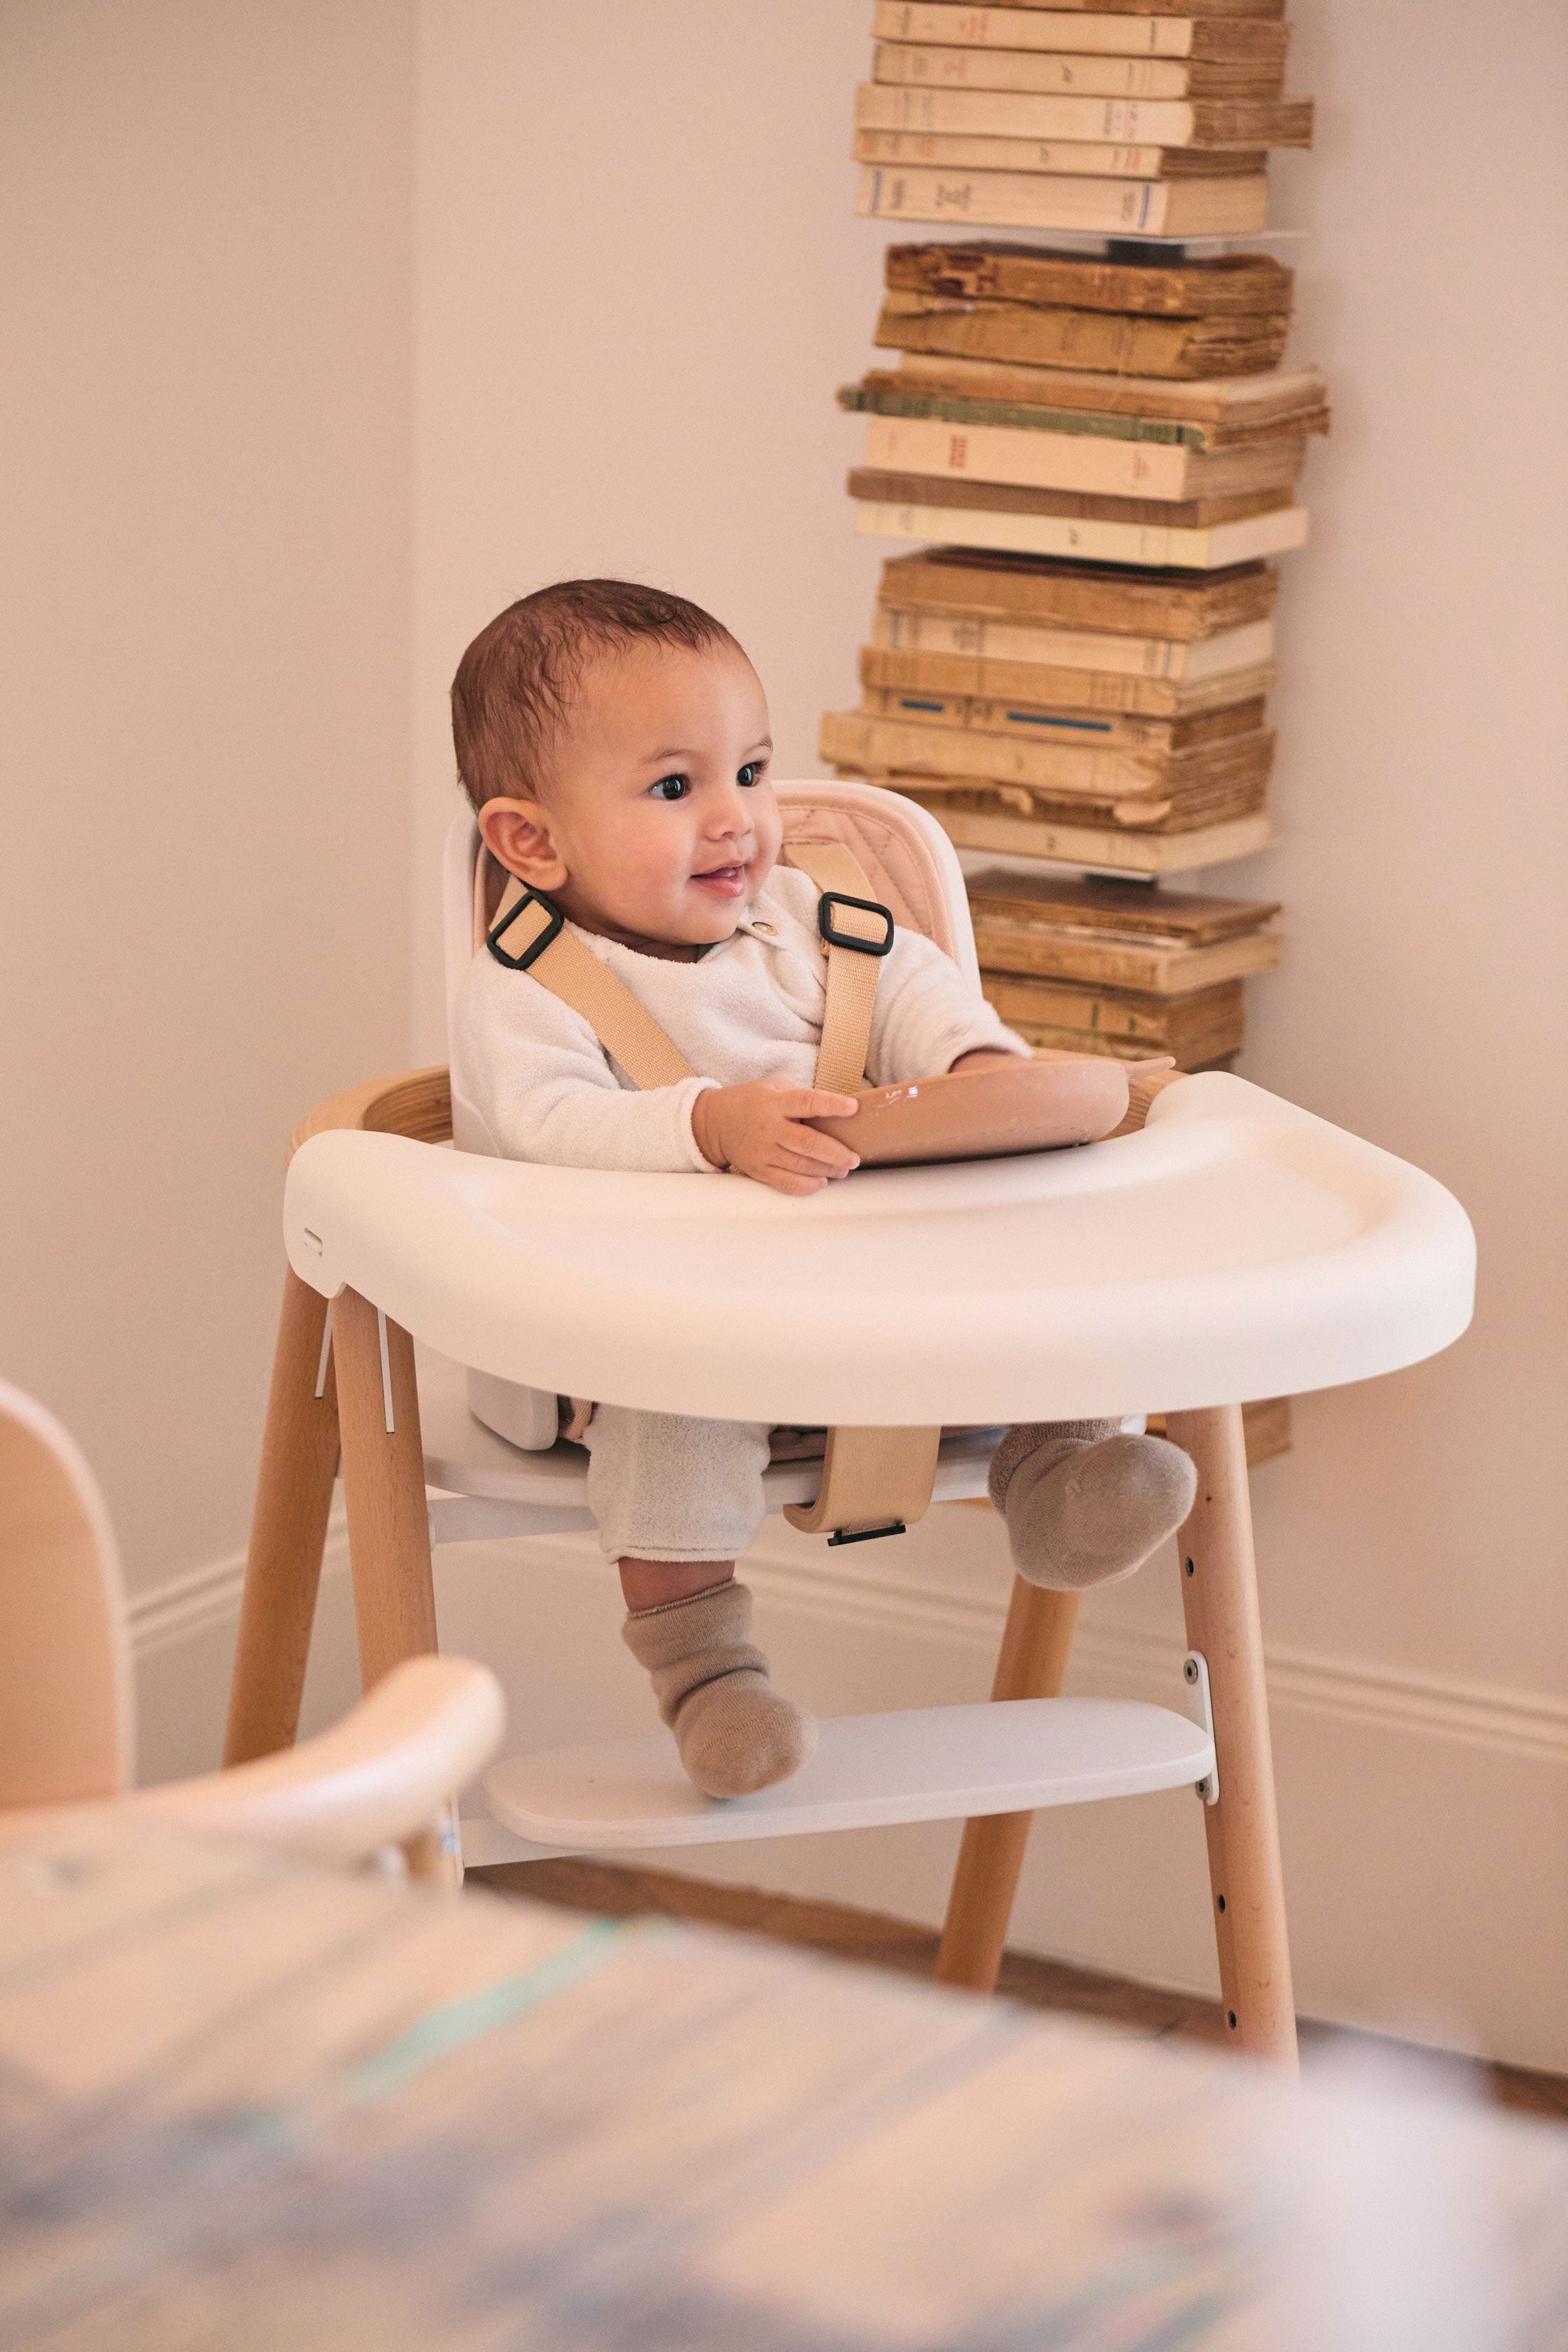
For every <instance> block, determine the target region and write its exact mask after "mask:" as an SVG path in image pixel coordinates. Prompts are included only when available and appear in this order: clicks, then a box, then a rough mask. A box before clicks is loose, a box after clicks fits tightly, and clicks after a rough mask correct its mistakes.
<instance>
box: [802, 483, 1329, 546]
mask: <svg viewBox="0 0 1568 2352" xmlns="http://www.w3.org/2000/svg"><path fill="white" fill-rule="evenodd" d="M848 490H849V495H850V497H851V498H852V499H863V500H866V501H868V503H870V504H873V505H875V504H882V505H894V506H926V507H943V508H973V509H976V510H978V511H980V512H983V513H987V514H1020V515H1056V516H1058V517H1061V518H1063V519H1064V520H1071V521H1075V522H1122V523H1154V524H1168V523H1177V524H1180V525H1181V526H1182V527H1183V529H1184V530H1205V529H1207V527H1208V526H1209V525H1210V524H1211V523H1218V522H1240V521H1242V520H1244V519H1245V518H1246V517H1247V516H1248V515H1260V514H1272V513H1273V512H1274V511H1275V510H1276V509H1279V508H1285V507H1288V506H1289V504H1290V502H1291V499H1292V496H1293V492H1292V491H1291V490H1290V489H1289V488H1285V489H1279V490H1253V491H1249V492H1244V493H1243V494H1242V495H1241V496H1239V497H1237V498H1201V499H1113V498H1106V497H1102V496H1100V494H1098V493H1097V492H1095V491H1092V490H1039V489H1033V488H1028V487H1027V486H1020V485H1019V484H1017V483H1009V482H970V481H965V480H964V479H963V477H962V476H959V477H953V476H951V475H942V474H893V473H887V472H885V471H883V470H882V469H881V468H879V467H874V466H856V467H851V469H850V472H849V476H848ZM941 536H942V538H944V539H951V538H952V537H954V536H957V537H959V538H963V536H965V532H964V530H963V525H962V524H961V523H960V521H959V520H958V518H957V516H956V515H952V516H950V518H949V521H948V523H947V525H946V526H945V527H944V529H943V530H942V534H941Z"/></svg>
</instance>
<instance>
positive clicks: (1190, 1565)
mask: <svg viewBox="0 0 1568 2352" xmlns="http://www.w3.org/2000/svg"><path fill="white" fill-rule="evenodd" d="M1184 1566H1185V1568H1186V1571H1187V1574H1188V1575H1189V1576H1191V1574H1192V1572H1193V1563H1192V1561H1191V1560H1190V1559H1189V1560H1187V1561H1185V1562H1184Z"/></svg>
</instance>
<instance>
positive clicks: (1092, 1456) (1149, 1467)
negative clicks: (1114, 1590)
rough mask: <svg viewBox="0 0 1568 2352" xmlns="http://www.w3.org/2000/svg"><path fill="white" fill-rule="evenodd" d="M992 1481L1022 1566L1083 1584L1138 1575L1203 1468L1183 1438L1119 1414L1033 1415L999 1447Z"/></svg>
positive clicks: (1178, 1519)
mask: <svg viewBox="0 0 1568 2352" xmlns="http://www.w3.org/2000/svg"><path fill="white" fill-rule="evenodd" d="M990 1486H991V1499H992V1501H993V1502H994V1504H995V1506H996V1508H997V1509H998V1510H999V1511H1000V1512H1001V1514H1002V1516H1003V1517H1004V1518H1005V1520H1006V1523H1007V1540H1008V1543H1009V1545H1010V1547H1011V1549H1012V1553H1013V1565H1014V1567H1015V1568H1016V1570H1017V1571H1018V1573H1019V1575H1020V1576H1021V1577H1024V1578H1025V1579H1026V1580H1027V1581H1028V1582H1029V1583H1030V1584H1044V1585H1048V1586H1050V1587H1051V1588H1052V1589H1053V1590H1055V1591H1058V1592H1081V1591H1084V1590H1086V1588H1087V1587H1088V1586H1089V1585H1091V1584H1111V1583H1114V1582H1115V1581H1116V1580H1117V1579H1118V1578H1119V1577H1123V1576H1131V1574H1132V1571H1133V1570H1134V1569H1137V1568H1142V1565H1143V1562H1144V1561H1145V1560H1146V1559H1148V1557H1149V1555H1150V1553H1151V1552H1152V1551H1155V1550H1157V1549H1158V1548H1159V1547H1160V1545H1161V1544H1163V1542H1164V1541H1165V1540H1166V1538H1168V1537H1170V1536H1173V1535H1174V1534H1175V1532H1176V1529H1177V1528H1179V1527H1180V1526H1181V1524H1182V1522H1183V1520H1184V1518H1185V1517H1187V1514H1188V1513H1189V1511H1190V1510H1191V1509H1192V1507H1193V1498H1194V1495H1195V1494H1196V1492H1197V1473H1196V1471H1195V1470H1194V1468H1193V1465H1192V1464H1191V1462H1190V1461H1189V1460H1188V1459H1187V1456H1186V1455H1185V1454H1184V1453H1183V1452H1182V1450H1181V1448H1180V1446H1177V1445H1169V1444H1166V1442H1165V1440H1164V1439H1163V1437H1124V1436H1122V1435H1121V1431H1120V1426H1119V1424H1118V1423H1116V1422H1114V1421H1055V1422H1052V1421H1047V1422H1030V1423H1024V1424H1022V1425H1021V1426H1019V1427H1018V1428H1016V1429H1010V1430H1009V1431H1008V1433H1007V1434H1006V1436H1005V1438H1004V1439H1003V1441H1002V1443H1001V1444H1000V1445H999V1446H998V1447H997V1449H996V1452H995V1454H994V1456H993V1457H992V1463H991V1480H990Z"/></svg>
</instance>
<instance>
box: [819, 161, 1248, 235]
mask: <svg viewBox="0 0 1568 2352" xmlns="http://www.w3.org/2000/svg"><path fill="white" fill-rule="evenodd" d="M855 210H856V212H857V214H858V215H859V216H860V218H861V219H863V220H912V221H970V222H973V224H974V225H975V226H977V227H981V228H1043V229H1053V228H1058V229H1081V230H1084V231H1086V232H1087V231H1093V232H1095V233H1097V234H1100V235H1102V236H1129V237H1138V236H1247V235H1248V234H1249V233H1250V232H1252V231H1254V230H1257V229H1260V228H1264V227H1266V226H1267V225H1268V180H1267V179H1266V178H1265V177H1264V176H1263V175H1262V174H1261V173H1259V174H1258V176H1257V177H1256V178H1253V177H1247V178H1243V179H1231V178H1228V177H1227V178H1224V179H1215V180H1202V179H1200V180H1080V179H1068V177H1066V176H1065V175H1064V176H1063V177H1061V178H1060V179H1058V178H1054V177H1053V176H1052V175H1051V174H1050V173H1044V172H1042V173H1030V172H974V171H969V170H958V171H952V172H946V171H939V170H936V169H935V168H934V167H931V166H923V165H919V164H910V165H907V166H906V165H902V164H900V165H896V166H892V167H889V168H884V167H883V166H882V165H880V164H878V163H863V164H862V165H861V166H860V184H859V188H858V194H857V195H856V200H855Z"/></svg>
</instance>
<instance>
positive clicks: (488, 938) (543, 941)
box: [485, 889, 566, 971]
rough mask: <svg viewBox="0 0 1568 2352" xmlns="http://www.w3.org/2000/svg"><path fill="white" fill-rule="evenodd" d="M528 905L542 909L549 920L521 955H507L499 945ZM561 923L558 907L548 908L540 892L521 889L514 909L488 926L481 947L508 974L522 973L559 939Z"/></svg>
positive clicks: (549, 905)
mask: <svg viewBox="0 0 1568 2352" xmlns="http://www.w3.org/2000/svg"><path fill="white" fill-rule="evenodd" d="M531 906H532V907H542V908H544V910H545V912H546V914H547V915H548V916H549V918H550V920H549V921H548V922H547V923H546V924H545V926H544V929H542V931H541V932H540V934H539V937H538V938H537V939H536V940H530V941H529V943H528V945H527V947H525V948H524V950H523V951H522V953H521V955H509V954H508V953H507V951H506V950H505V948H503V947H502V946H501V944H500V942H501V940H503V939H504V938H505V936H506V934H507V932H508V931H510V929H511V927H512V925H513V924H514V923H515V922H516V920H517V919H518V917H519V916H520V915H521V913H522V912H523V910H524V908H527V907H531ZM565 924H566V918H565V916H564V915H563V913H562V911H561V909H560V908H559V907H557V906H554V905H552V902H551V900H550V899H548V898H545V897H543V896H542V893H541V892H540V891H538V890H528V889H525V890H524V892H523V894H522V896H521V898H520V899H519V900H518V902H517V904H516V906H515V907H509V908H508V909H507V911H506V913H505V914H504V915H502V916H501V917H500V919H499V921H497V922H495V923H492V924H491V926H490V928H489V930H488V931H487V932H486V933H485V945H486V947H488V948H489V951H490V953H491V955H493V956H494V958H495V960H496V961H497V963H504V964H505V966H506V968H507V970H508V971H527V970H528V967H529V965H530V964H531V963H533V962H534V961H537V959H538V958H539V957H540V956H542V954H543V953H544V950H545V949H546V948H547V947H549V945H550V944H551V941H552V940H558V939H559V938H560V936H561V934H562V931H563V929H564V928H565Z"/></svg>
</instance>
